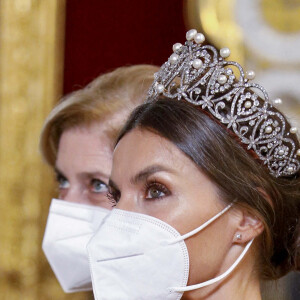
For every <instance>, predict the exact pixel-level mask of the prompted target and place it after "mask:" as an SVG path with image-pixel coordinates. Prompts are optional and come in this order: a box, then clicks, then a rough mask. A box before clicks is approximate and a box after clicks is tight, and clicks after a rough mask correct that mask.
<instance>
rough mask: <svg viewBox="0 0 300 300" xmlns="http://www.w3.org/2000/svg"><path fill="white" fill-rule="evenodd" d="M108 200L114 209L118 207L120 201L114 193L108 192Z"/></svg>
mask: <svg viewBox="0 0 300 300" xmlns="http://www.w3.org/2000/svg"><path fill="white" fill-rule="evenodd" d="M106 198H107V199H108V200H109V202H110V203H111V206H112V207H115V206H116V205H117V203H118V201H116V200H115V197H114V195H113V193H112V192H108V193H107V194H106Z"/></svg>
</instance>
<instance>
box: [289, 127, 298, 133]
mask: <svg viewBox="0 0 300 300" xmlns="http://www.w3.org/2000/svg"><path fill="white" fill-rule="evenodd" d="M297 131H298V128H297V127H291V129H290V133H297Z"/></svg>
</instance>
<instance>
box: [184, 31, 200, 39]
mask: <svg viewBox="0 0 300 300" xmlns="http://www.w3.org/2000/svg"><path fill="white" fill-rule="evenodd" d="M196 34H197V30H196V29H191V30H189V31H188V32H187V33H186V39H187V40H188V41H191V40H192V39H193V38H194V37H195V36H196Z"/></svg>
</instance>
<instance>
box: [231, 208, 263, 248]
mask: <svg viewBox="0 0 300 300" xmlns="http://www.w3.org/2000/svg"><path fill="white" fill-rule="evenodd" d="M240 213H241V214H240V219H239V224H238V226H237V230H236V232H235V235H234V237H233V242H234V243H237V244H244V243H247V242H249V241H250V240H252V239H253V238H256V237H257V236H259V235H260V234H261V233H262V232H263V231H264V224H263V223H262V221H261V220H260V219H258V218H257V217H255V216H254V215H252V214H251V213H250V212H248V211H246V210H241V211H240Z"/></svg>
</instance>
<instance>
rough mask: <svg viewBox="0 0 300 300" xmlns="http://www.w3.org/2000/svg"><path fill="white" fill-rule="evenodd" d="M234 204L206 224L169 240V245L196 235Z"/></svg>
mask: <svg viewBox="0 0 300 300" xmlns="http://www.w3.org/2000/svg"><path fill="white" fill-rule="evenodd" d="M233 205H234V202H233V203H230V204H229V205H227V206H226V207H225V208H224V209H223V210H221V211H220V212H219V213H218V214H216V215H215V216H214V217H212V218H211V219H209V220H208V221H206V222H205V223H204V224H202V225H201V226H200V227H198V228H196V229H194V230H192V231H190V232H188V233H186V234H184V235H182V236H180V237H178V238H176V239H174V240H172V241H170V242H168V245H172V244H175V243H178V242H180V241H182V240H185V239H187V238H189V237H191V236H193V235H195V234H196V233H198V232H199V231H201V230H203V229H204V228H205V227H207V226H208V225H209V224H210V223H212V222H214V221H215V220H216V219H218V218H220V217H221V216H222V215H223V214H224V213H225V212H226V211H227V210H229V209H230V208H231V207H232V206H233Z"/></svg>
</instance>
